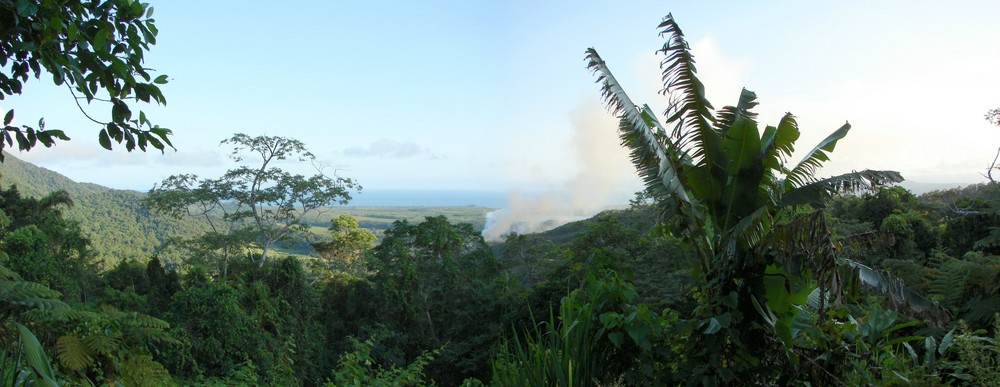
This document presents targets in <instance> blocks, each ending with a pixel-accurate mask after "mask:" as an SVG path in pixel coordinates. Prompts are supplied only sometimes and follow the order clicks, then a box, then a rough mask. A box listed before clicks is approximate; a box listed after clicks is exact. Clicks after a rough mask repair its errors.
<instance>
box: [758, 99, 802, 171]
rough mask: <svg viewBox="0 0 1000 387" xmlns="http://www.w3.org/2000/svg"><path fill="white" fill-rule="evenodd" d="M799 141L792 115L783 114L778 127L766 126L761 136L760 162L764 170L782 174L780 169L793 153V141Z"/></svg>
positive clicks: (797, 127)
mask: <svg viewBox="0 0 1000 387" xmlns="http://www.w3.org/2000/svg"><path fill="white" fill-rule="evenodd" d="M798 139H799V124H798V122H796V121H795V116H793V115H792V113H785V115H784V116H783V117H781V121H780V122H778V127H773V126H768V127H767V128H765V129H764V134H763V135H761V139H760V143H761V149H760V153H761V160H762V163H763V164H764V168H767V169H768V170H770V171H774V172H783V171H781V167H782V166H783V165H784V164H785V161H786V160H788V158H789V157H791V156H792V152H795V141H797V140H798Z"/></svg>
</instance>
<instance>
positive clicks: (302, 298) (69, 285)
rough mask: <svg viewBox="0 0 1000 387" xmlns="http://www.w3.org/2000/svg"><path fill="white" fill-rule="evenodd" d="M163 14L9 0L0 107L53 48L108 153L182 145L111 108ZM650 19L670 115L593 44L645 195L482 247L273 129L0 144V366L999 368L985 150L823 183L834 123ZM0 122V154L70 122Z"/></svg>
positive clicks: (810, 372)
mask: <svg viewBox="0 0 1000 387" xmlns="http://www.w3.org/2000/svg"><path fill="white" fill-rule="evenodd" d="M152 16H153V9H152V8H151V7H149V6H148V5H147V4H144V3H140V2H137V1H132V0H117V1H110V2H100V1H88V2H73V1H70V2H52V1H47V0H18V1H16V2H13V1H7V2H2V1H0V21H3V23H2V24H0V53H3V55H2V56H0V60H2V61H3V62H2V63H0V67H2V69H3V70H2V71H0V100H2V99H3V98H5V97H10V96H15V95H18V94H20V92H21V88H22V86H23V82H24V81H25V80H27V79H28V76H29V75H33V76H35V77H36V78H40V75H41V73H43V70H44V72H48V73H49V74H47V75H51V76H52V78H53V82H54V83H55V84H57V85H66V86H68V89H69V92H70V93H71V94H72V95H73V96H74V97H75V98H77V99H78V100H82V101H85V102H86V103H88V104H90V103H94V104H102V106H106V107H107V106H110V114H111V119H110V120H108V121H106V122H102V121H98V120H96V119H94V118H93V117H91V116H89V115H88V116H87V117H88V118H89V119H90V120H91V121H93V122H94V123H95V124H96V125H97V127H98V128H99V132H98V133H99V134H98V142H99V143H100V145H101V146H102V147H104V148H107V149H109V150H110V149H112V148H113V147H117V146H119V145H120V146H122V147H124V148H125V149H126V150H128V151H133V150H138V151H145V150H147V148H149V149H151V150H152V149H158V150H163V149H165V148H168V147H170V148H172V147H173V145H172V144H171V142H170V138H171V135H172V132H171V131H170V130H169V129H166V128H162V127H159V126H157V125H155V124H153V123H152V122H151V121H150V119H149V118H148V117H146V115H145V113H144V112H142V111H140V110H138V109H133V108H131V107H130V106H129V104H138V103H158V104H164V103H165V99H164V96H163V95H162V94H161V93H160V90H159V87H158V86H157V85H161V84H164V83H166V82H167V81H168V78H167V77H166V76H165V75H162V74H161V75H157V74H150V71H152V70H151V69H148V68H146V67H145V66H143V54H144V53H145V52H146V51H147V50H149V47H150V45H152V44H155V40H156V35H157V29H156V27H155V24H154V22H155V20H153V19H152ZM659 29H660V34H661V37H663V38H664V40H665V43H664V44H663V46H662V48H661V49H659V50H658V51H657V53H658V54H659V55H661V56H662V57H663V59H662V62H661V63H660V70H661V72H662V74H661V80H662V82H663V85H662V86H663V90H662V94H664V95H665V96H667V98H668V100H669V107H668V108H667V110H666V111H664V112H662V114H661V113H658V112H656V111H654V110H653V109H652V108H650V107H649V106H648V105H644V104H641V103H640V102H637V101H633V100H632V98H631V96H630V95H629V94H628V93H627V92H626V90H625V88H624V87H623V86H622V85H621V84H619V83H618V80H617V79H616V78H615V76H614V74H613V72H612V68H613V66H612V65H610V64H609V63H608V62H606V61H605V60H604V59H603V58H602V57H601V56H600V54H599V53H598V51H597V50H596V49H594V48H590V49H587V50H586V51H584V53H583V55H584V58H585V63H586V68H587V69H589V70H590V71H591V72H592V73H593V75H594V77H595V79H596V83H597V85H598V89H599V93H600V94H601V96H602V98H603V101H604V103H605V104H606V107H607V108H608V110H609V111H610V112H611V114H613V115H614V116H615V117H616V118H617V119H618V128H617V130H618V135H619V139H620V141H621V145H622V146H624V147H625V148H626V149H628V150H629V151H630V153H631V161H632V163H633V164H634V166H635V167H636V171H637V173H638V175H639V177H640V178H641V179H642V182H643V185H644V187H643V189H642V190H641V191H640V192H637V193H636V195H635V198H634V199H633V200H632V201H631V202H630V203H629V206H628V208H627V209H623V210H611V211H605V212H602V213H600V214H597V215H596V216H594V217H593V218H590V219H587V220H583V221H578V222H573V223H570V224H566V225H564V226H561V227H559V228H556V229H554V230H550V231H547V232H544V233H538V234H517V233H508V234H506V235H505V236H504V239H503V240H502V241H497V242H488V241H486V240H485V239H484V237H483V234H482V230H481V227H482V226H481V224H478V223H477V224H475V225H474V224H471V223H469V222H466V221H465V220H469V219H472V220H473V221H475V220H477V219H482V217H483V216H485V212H484V211H485V210H486V209H482V208H477V207H468V208H466V207H462V208H450V209H446V210H445V211H447V212H443V213H446V214H448V216H445V215H442V214H433V215H431V216H421V215H424V214H422V213H421V212H420V211H422V210H416V211H415V210H414V209H412V208H405V209H403V208H400V209H398V211H400V212H401V213H399V214H395V215H392V214H391V212H389V213H386V212H384V211H385V210H381V212H380V211H376V210H374V209H371V208H362V209H360V211H361V213H360V214H359V215H358V216H351V215H348V214H346V213H336V212H333V211H329V209H331V208H343V207H341V206H343V205H345V204H349V203H350V201H351V199H352V197H353V196H352V195H356V194H357V193H358V192H359V191H361V189H362V187H361V182H358V181H355V180H353V179H351V178H349V177H344V176H339V175H337V174H325V173H324V172H323V168H322V165H321V164H322V163H317V162H316V156H315V155H314V154H313V153H311V152H310V150H309V147H308V146H307V144H304V143H303V142H301V141H299V140H297V139H294V138H290V137H283V136H268V135H249V134H245V133H235V134H233V135H232V136H231V137H229V138H226V139H223V140H222V141H221V143H219V146H220V147H221V148H226V149H227V150H228V151H230V152H231V153H230V155H229V157H230V159H231V161H232V163H233V167H232V168H231V169H229V170H228V171H226V172H225V173H224V174H222V175H220V176H196V175H193V174H188V173H185V171H176V173H177V174H174V175H171V176H169V177H167V178H166V179H164V180H163V181H162V182H160V183H158V184H156V185H155V186H153V187H151V188H150V190H149V192H147V193H138V192H133V191H121V190H112V189H107V188H103V187H99V186H96V185H92V184H76V183H73V182H72V181H70V180H69V179H66V178H65V177H62V176H60V175H58V174H56V173H52V172H50V171H46V170H43V169H40V168H37V167H34V166H31V165H29V164H27V163H23V162H20V161H18V160H17V159H15V158H14V157H12V156H9V155H6V154H4V157H0V159H2V160H3V164H2V165H3V167H2V168H3V169H2V175H0V184H2V185H3V187H4V188H2V189H0V384H2V385H4V386H6V385H11V386H21V385H46V386H58V385H88V386H92V385H124V386H133V385H138V386H146V385H151V386H161V385H199V386H234V385H238V386H258V385H273V386H288V385H308V386H314V385H324V386H362V385H364V386H367V385H372V386H403V385H446V386H452V385H462V386H482V385H497V386H549V385H559V386H573V385H587V386H590V385H602V386H603V385H616V386H617V385H682V384H683V385H845V386H855V385H908V384H914V385H1000V368H998V364H1000V184H998V183H997V182H996V181H995V180H994V179H993V175H992V172H993V170H995V169H998V168H997V167H996V159H995V160H994V162H993V165H991V166H990V167H989V169H988V170H987V173H986V174H985V175H984V176H985V177H986V178H987V179H988V180H989V182H988V183H983V184H977V185H970V186H967V187H964V188H959V189H951V190H944V191H935V192H930V193H926V194H922V195H920V196H916V195H914V194H912V193H911V192H909V191H907V190H906V189H904V188H902V187H900V186H899V185H898V184H899V183H901V182H902V181H903V180H904V178H903V175H902V174H901V173H900V172H898V171H892V170H878V169H864V170H861V171H853V172H850V173H845V174H841V175H835V176H828V177H823V176H819V172H820V171H821V167H822V166H823V165H824V164H825V163H826V162H828V161H829V160H830V159H831V158H832V157H834V156H835V153H834V151H835V149H836V146H837V144H838V143H839V142H840V141H846V140H845V139H846V138H847V137H848V134H849V132H850V130H851V129H852V127H851V124H850V123H844V124H843V125H842V126H840V127H839V128H836V129H835V130H833V131H832V132H830V133H829V134H828V135H827V136H826V137H825V138H823V139H822V140H821V141H820V142H819V143H818V144H815V145H814V146H812V147H811V148H810V147H809V146H808V145H807V146H806V147H805V148H802V147H801V144H800V143H798V140H799V137H800V134H801V133H802V131H804V130H806V129H804V128H800V127H799V123H798V121H797V118H796V117H795V116H794V115H793V114H792V113H786V114H784V115H782V116H780V117H758V114H757V112H756V110H755V108H756V107H757V106H758V105H759V103H761V102H759V101H758V99H757V94H756V93H754V92H753V91H750V90H748V89H743V90H741V92H740V94H739V98H738V100H736V101H732V102H734V104H732V105H713V104H712V103H711V102H710V101H709V100H708V99H707V98H706V96H705V87H704V85H703V84H702V82H701V80H700V79H699V78H698V74H697V70H696V69H695V61H694V58H693V55H692V53H691V51H690V46H689V45H688V42H687V41H686V39H685V36H684V34H683V33H682V32H681V29H680V27H679V25H678V24H677V21H676V20H675V19H674V18H673V16H672V15H669V14H668V15H667V16H666V17H665V18H664V19H663V21H662V23H661V24H660V25H659ZM8 62H9V63H10V66H9V67H5V66H7V63H8ZM105 94H106V95H105ZM78 106H80V109H81V110H83V107H82V105H78ZM716 106H720V107H719V108H716ZM133 112H138V114H133ZM997 112H998V111H996V110H994V111H990V112H989V113H988V114H987V119H988V120H989V121H990V122H991V123H994V124H998V125H1000V123H998V122H1000V121H998V120H997V116H998V114H1000V113H997ZM83 113H84V114H87V113H86V112H85V111H84V112H83ZM661 116H662V117H661ZM767 120H774V121H773V122H774V124H773V125H768V124H767V123H766V122H767ZM3 125H4V127H3V128H2V130H0V150H2V149H3V148H5V147H15V146H16V147H17V148H18V149H20V150H22V151H27V150H30V149H31V148H33V147H35V146H37V145H43V146H46V147H49V146H52V145H53V144H55V143H56V142H58V141H67V140H69V138H68V137H67V136H66V135H65V133H63V132H62V131H60V130H54V129H46V128H45V125H44V120H39V121H38V124H37V125H34V124H31V125H25V124H21V123H19V122H16V121H15V115H14V111H13V110H9V111H7V112H6V114H5V115H4V118H3ZM609 130H610V128H609ZM115 144H118V145H115ZM809 145H813V144H809ZM797 147H798V148H797ZM797 149H798V150H799V151H798V152H797ZM802 150H806V151H805V152H804V153H803V152H801V151H802ZM998 152H1000V151H998ZM998 155H1000V153H998ZM793 156H795V157H793ZM998 157H1000V156H998ZM282 160H284V161H286V162H300V163H312V165H313V166H314V167H316V168H315V169H316V170H315V171H314V173H313V174H310V175H302V174H297V173H293V172H290V171H287V170H284V169H282V168H281V165H282V164H281V163H278V161H282ZM284 165H287V164H284ZM389 211H392V210H389ZM449 216H452V218H449ZM389 218H394V220H392V222H391V224H390V225H388V226H384V225H385V222H386V221H388V220H389ZM375 224H378V225H383V226H384V228H382V226H379V228H378V229H377V230H374V231H373V230H371V229H367V228H365V226H371V225H375Z"/></svg>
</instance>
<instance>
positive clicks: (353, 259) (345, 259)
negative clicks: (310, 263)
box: [313, 215, 375, 272]
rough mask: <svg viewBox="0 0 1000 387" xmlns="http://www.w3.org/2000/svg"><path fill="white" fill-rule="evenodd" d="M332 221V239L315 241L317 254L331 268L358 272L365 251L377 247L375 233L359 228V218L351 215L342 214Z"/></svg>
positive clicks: (314, 246)
mask: <svg viewBox="0 0 1000 387" xmlns="http://www.w3.org/2000/svg"><path fill="white" fill-rule="evenodd" d="M331 223H332V224H331V225H330V234H331V235H330V240H329V241H324V242H318V243H313V248H314V249H315V250H316V255H319V257H320V258H322V259H323V260H325V261H326V262H328V266H329V267H330V268H339V269H341V270H345V271H350V272H357V266H359V265H360V264H362V262H360V260H361V258H362V257H363V256H364V254H365V252H367V251H368V250H370V249H371V248H373V247H375V234H373V233H372V232H371V231H368V230H365V229H361V228H358V220H357V219H355V218H354V217H352V216H350V215H340V216H338V217H336V218H333V220H332V221H331Z"/></svg>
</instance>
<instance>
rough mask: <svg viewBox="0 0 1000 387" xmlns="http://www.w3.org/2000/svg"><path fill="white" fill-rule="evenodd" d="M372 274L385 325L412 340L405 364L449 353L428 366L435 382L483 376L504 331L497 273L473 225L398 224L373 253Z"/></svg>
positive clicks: (440, 221) (438, 220)
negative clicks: (422, 355) (431, 352)
mask: <svg viewBox="0 0 1000 387" xmlns="http://www.w3.org/2000/svg"><path fill="white" fill-rule="evenodd" d="M368 270H369V271H370V272H372V273H373V275H372V276H371V277H370V279H371V281H372V283H373V284H374V285H375V287H376V289H375V290H376V292H377V294H378V296H377V297H378V298H377V299H378V300H380V302H381V303H382V305H381V308H379V310H378V311H376V313H377V314H378V316H380V319H379V320H380V321H383V322H384V323H385V324H386V325H387V326H388V328H389V329H390V330H393V331H399V332H405V333H406V339H407V343H406V344H405V345H404V353H405V354H406V358H408V359H410V358H413V357H414V356H416V355H417V354H418V353H420V352H422V351H427V350H432V349H435V348H439V347H442V346H444V349H443V350H442V352H441V354H440V356H438V357H437V360H436V361H435V362H433V363H431V364H430V365H429V368H428V374H429V375H431V377H432V378H433V379H435V380H437V381H439V382H441V383H442V384H458V383H459V382H461V380H462V379H464V378H466V377H469V376H484V375H485V373H486V372H487V366H488V359H489V349H490V347H492V345H493V344H494V342H495V340H496V338H497V336H498V333H499V330H500V327H499V326H498V325H497V323H496V322H497V321H498V318H497V317H496V315H497V314H498V313H499V312H500V310H501V309H500V304H499V303H500V301H501V300H498V299H497V298H496V297H495V294H496V292H497V290H496V288H495V286H496V285H495V283H494V282H493V281H494V279H495V278H496V276H497V274H498V266H497V263H496V260H495V259H494V258H493V255H492V252H491V250H490V249H489V247H488V246H487V245H486V242H485V241H484V240H483V237H482V235H480V234H479V233H477V232H475V231H474V230H473V229H472V226H471V225H468V224H458V225H455V224H451V223H449V222H448V219H447V218H445V217H443V216H440V217H428V218H427V219H426V220H425V221H424V222H422V223H418V224H410V223H409V222H406V221H398V222H396V223H395V226H394V227H393V228H392V229H391V230H388V231H386V236H385V239H383V240H382V242H381V243H380V244H379V245H378V246H377V247H376V248H375V249H374V250H372V253H371V256H370V258H369V263H368Z"/></svg>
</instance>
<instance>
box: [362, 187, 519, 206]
mask: <svg viewBox="0 0 1000 387" xmlns="http://www.w3.org/2000/svg"><path fill="white" fill-rule="evenodd" d="M351 196H352V197H353V199H351V201H350V202H349V203H348V204H347V205H348V206H393V207H439V206H480V207H487V208H503V207H504V206H505V205H506V204H507V193H506V192H504V191H485V190H482V191H480V190H430V189H427V190H416V189H363V190H361V193H360V194H359V193H355V194H352V195H351Z"/></svg>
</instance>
